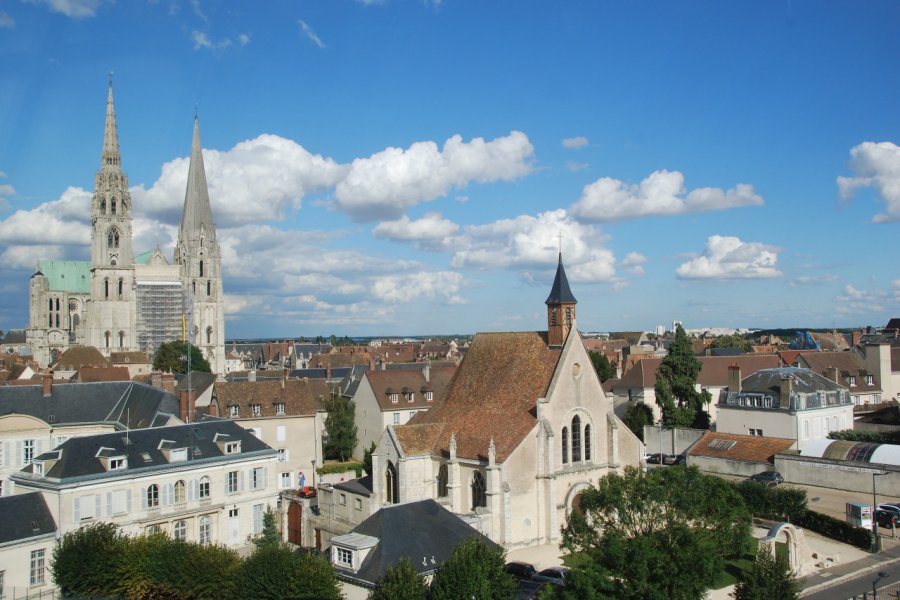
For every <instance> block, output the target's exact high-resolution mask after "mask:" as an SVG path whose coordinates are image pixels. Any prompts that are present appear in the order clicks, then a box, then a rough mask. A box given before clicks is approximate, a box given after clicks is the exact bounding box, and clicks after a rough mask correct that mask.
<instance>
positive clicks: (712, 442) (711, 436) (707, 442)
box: [687, 431, 794, 464]
mask: <svg viewBox="0 0 900 600" xmlns="http://www.w3.org/2000/svg"><path fill="white" fill-rule="evenodd" d="M729 442H734V444H730V443H729ZM793 444H794V440H788V439H784V438H773V437H761V436H752V435H735V434H732V433H718V432H715V431H709V432H707V433H706V434H704V435H703V437H702V438H700V439H699V440H697V442H696V443H694V445H693V446H691V448H690V449H689V450H688V452H687V454H688V455H690V456H703V457H707V458H722V459H727V460H737V461H741V462H753V463H766V464H774V462H775V455H776V454H777V453H779V452H784V451H785V450H787V449H789V448H790V447H791V446H792V445H793Z"/></svg>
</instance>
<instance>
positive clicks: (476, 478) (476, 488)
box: [472, 471, 487, 509]
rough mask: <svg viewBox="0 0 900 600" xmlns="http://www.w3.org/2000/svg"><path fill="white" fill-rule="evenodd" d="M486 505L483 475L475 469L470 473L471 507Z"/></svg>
mask: <svg viewBox="0 0 900 600" xmlns="http://www.w3.org/2000/svg"><path fill="white" fill-rule="evenodd" d="M479 506H487V494H486V493H485V485H484V475H482V474H481V471H475V474H474V475H472V508H473V509H475V508H478V507H479Z"/></svg>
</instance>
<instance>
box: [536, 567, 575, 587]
mask: <svg viewBox="0 0 900 600" xmlns="http://www.w3.org/2000/svg"><path fill="white" fill-rule="evenodd" d="M568 576H569V569H567V568H566V567H549V568H547V569H544V570H543V571H541V572H540V573H535V574H534V575H532V576H531V579H533V580H534V581H545V582H547V583H552V584H553V585H566V578H567V577H568Z"/></svg>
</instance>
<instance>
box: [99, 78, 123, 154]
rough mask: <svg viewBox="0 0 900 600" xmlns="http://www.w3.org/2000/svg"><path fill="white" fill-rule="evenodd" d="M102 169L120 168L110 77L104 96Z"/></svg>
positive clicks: (114, 107) (114, 106) (117, 134)
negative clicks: (104, 115) (106, 92)
mask: <svg viewBox="0 0 900 600" xmlns="http://www.w3.org/2000/svg"><path fill="white" fill-rule="evenodd" d="M100 164H101V165H102V166H103V167H107V166H109V167H115V168H121V165H122V157H121V155H120V154H119V133H118V131H117V130H116V105H115V104H114V103H113V90H112V76H110V78H109V93H108V94H107V96H106V125H105V127H104V128H103V152H102V153H101V155H100Z"/></svg>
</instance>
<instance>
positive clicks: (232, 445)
mask: <svg viewBox="0 0 900 600" xmlns="http://www.w3.org/2000/svg"><path fill="white" fill-rule="evenodd" d="M240 451H241V443H240V442H227V443H226V444H225V454H237V453H239V452H240Z"/></svg>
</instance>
